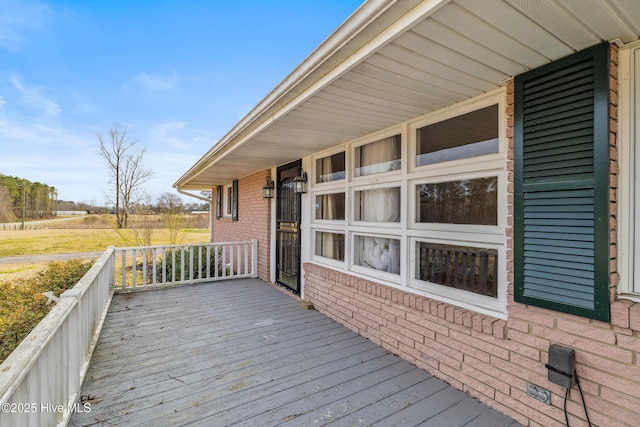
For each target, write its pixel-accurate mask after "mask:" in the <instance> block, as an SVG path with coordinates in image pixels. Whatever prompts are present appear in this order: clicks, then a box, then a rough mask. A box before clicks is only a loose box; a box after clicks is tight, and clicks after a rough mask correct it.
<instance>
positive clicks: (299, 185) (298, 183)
mask: <svg viewBox="0 0 640 427" xmlns="http://www.w3.org/2000/svg"><path fill="white" fill-rule="evenodd" d="M293 191H294V192H295V193H298V194H302V193H306V192H307V173H306V172H305V171H303V170H302V168H300V175H299V176H296V177H295V178H293Z"/></svg>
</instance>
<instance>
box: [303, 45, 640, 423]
mask: <svg viewBox="0 0 640 427" xmlns="http://www.w3.org/2000/svg"><path fill="white" fill-rule="evenodd" d="M611 95H612V96H611V109H610V111H611V135H610V146H611V149H610V152H611V190H610V194H611V219H610V224H611V236H612V237H611V250H610V254H611V256H610V259H611V279H610V287H611V289H612V292H611V298H612V303H611V315H612V320H611V322H610V323H604V322H600V321H595V320H590V319H586V318H582V317H578V316H573V315H569V314H564V313H559V312H555V311H551V310H547V309H543V308H537V307H530V306H527V305H523V304H519V303H516V302H514V301H513V100H514V98H513V82H510V83H509V84H508V87H507V115H508V119H507V126H508V128H507V136H508V141H509V142H508V153H507V158H508V167H507V171H508V181H509V183H508V188H507V191H508V205H509V206H508V226H507V230H506V234H507V271H508V273H507V276H508V277H507V280H508V304H509V306H508V313H509V316H508V320H507V321H503V320H499V319H496V318H492V317H489V316H485V315H481V314H479V313H475V312H473V311H470V310H465V309H461V308H459V307H456V306H453V305H450V304H446V303H442V302H439V301H436V300H431V299H429V298H425V297H421V296H417V295H415V294H412V293H408V292H403V291H400V290H397V289H393V288H389V287H386V286H383V285H380V284H377V283H375V282H373V281H370V280H366V279H362V278H359V277H355V276H351V275H349V274H345V273H342V272H338V271H334V270H331V269H330V268H327V267H324V266H320V265H317V264H313V263H306V264H305V265H304V271H305V297H306V298H307V299H308V300H310V301H311V302H312V303H313V304H314V305H315V307H316V308H317V309H318V310H320V311H321V312H323V313H325V314H327V315H328V316H329V317H331V318H333V319H335V320H337V321H339V322H340V323H342V324H344V325H346V326H347V327H349V328H350V329H352V330H353V331H355V332H357V333H359V334H361V335H363V336H365V337H367V338H368V339H370V340H371V341H373V342H375V343H377V344H379V345H381V346H383V347H384V348H386V349H387V350H389V351H390V352H392V353H395V354H398V355H400V356H401V357H403V358H405V359H407V360H408V361H410V362H411V363H414V364H416V365H417V366H419V367H422V368H423V369H425V370H427V371H428V372H430V373H432V374H433V375H435V376H437V377H439V378H441V379H443V380H445V381H446V382H448V383H450V384H452V385H454V386H455V387H457V388H459V389H461V390H464V391H465V392H467V393H469V394H470V395H472V396H474V397H477V398H478V399H480V400H482V401H483V402H485V403H487V404H488V405H490V406H493V407H495V408H496V409H498V410H500V411H502V412H504V413H506V414H508V415H510V416H512V417H513V418H514V419H516V420H517V421H518V422H520V423H521V424H523V425H525V426H545V427H553V426H563V425H565V420H564V412H563V405H564V395H565V389H564V388H562V387H560V386H557V385H555V384H552V383H550V382H549V381H548V380H547V369H546V368H545V366H544V365H545V363H546V362H547V360H548V348H549V346H550V345H551V344H554V343H557V344H561V345H564V346H567V347H571V348H574V349H575V350H576V364H577V367H576V370H577V372H578V376H579V378H580V382H581V384H582V389H583V392H584V394H585V400H586V405H587V408H588V411H589V417H590V419H591V422H592V423H593V424H594V425H600V426H621V425H629V426H637V425H640V304H633V303H632V302H630V301H626V300H615V298H616V294H615V288H616V286H617V284H618V273H617V263H616V257H617V252H616V216H615V214H616V200H617V199H616V197H617V193H616V191H617V146H616V144H617V137H616V129H617V121H616V117H617V50H616V49H615V48H614V49H613V50H612V61H611ZM527 383H534V384H537V385H539V386H541V387H544V388H547V389H549V390H551V391H552V401H551V403H552V404H551V406H549V405H547V404H545V403H542V402H540V401H538V400H536V399H534V398H532V397H529V396H528V395H527V394H526V384H527ZM567 410H568V412H569V422H570V425H572V426H574V425H575V426H582V425H585V423H586V422H585V415H584V410H583V408H582V402H581V398H580V394H579V393H578V389H577V388H576V387H574V388H573V389H571V391H570V394H569V400H568V402H567Z"/></svg>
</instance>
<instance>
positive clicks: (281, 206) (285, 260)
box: [276, 160, 302, 295]
mask: <svg viewBox="0 0 640 427" xmlns="http://www.w3.org/2000/svg"><path fill="white" fill-rule="evenodd" d="M301 166H302V162H301V161H300V160H298V161H295V162H293V163H289V164H288V165H285V166H282V167H279V168H278V171H277V180H278V181H277V182H278V188H277V189H276V191H277V192H276V197H277V201H278V206H277V209H276V211H277V212H276V281H277V282H278V283H279V284H281V285H283V286H286V287H287V288H289V289H290V290H292V291H293V292H294V293H296V294H298V295H299V294H300V195H299V194H296V193H295V192H294V191H293V179H294V178H295V177H296V176H298V173H299V171H300V167H301Z"/></svg>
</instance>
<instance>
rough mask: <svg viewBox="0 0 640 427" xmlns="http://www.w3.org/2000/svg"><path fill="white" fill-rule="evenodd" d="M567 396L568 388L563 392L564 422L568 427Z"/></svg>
mask: <svg viewBox="0 0 640 427" xmlns="http://www.w3.org/2000/svg"><path fill="white" fill-rule="evenodd" d="M567 396H569V387H567V390H566V391H565V392H564V421H565V422H566V424H567V427H569V414H567Z"/></svg>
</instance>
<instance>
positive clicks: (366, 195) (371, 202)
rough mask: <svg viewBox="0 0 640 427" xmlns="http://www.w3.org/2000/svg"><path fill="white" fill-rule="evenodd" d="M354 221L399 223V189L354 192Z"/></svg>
mask: <svg viewBox="0 0 640 427" xmlns="http://www.w3.org/2000/svg"><path fill="white" fill-rule="evenodd" d="M354 196H355V201H354V203H355V218H354V220H355V221H373V222H400V187H394V188H380V189H376V190H363V191H356V192H355V194H354Z"/></svg>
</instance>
